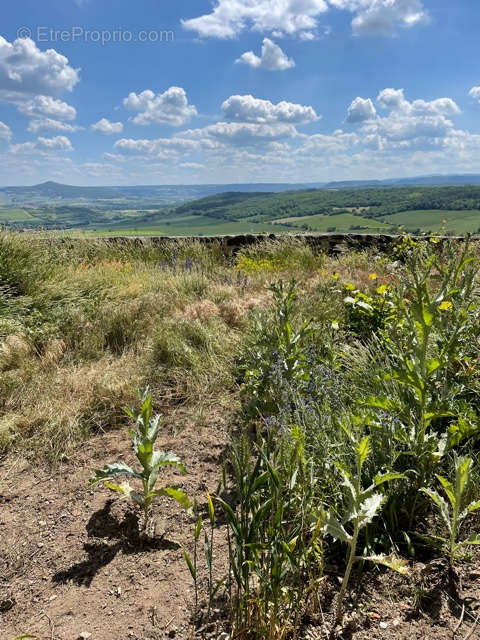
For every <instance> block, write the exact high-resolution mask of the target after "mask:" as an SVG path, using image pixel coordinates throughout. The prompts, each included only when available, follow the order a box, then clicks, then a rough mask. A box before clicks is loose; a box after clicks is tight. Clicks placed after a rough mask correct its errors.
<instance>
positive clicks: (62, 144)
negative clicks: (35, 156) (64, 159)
mask: <svg viewBox="0 0 480 640" xmlns="http://www.w3.org/2000/svg"><path fill="white" fill-rule="evenodd" d="M37 146H38V147H41V148H42V147H43V148H44V149H56V150H58V151H73V147H72V143H71V142H70V140H69V139H68V138H67V137H66V136H55V137H54V138H42V137H40V138H37Z"/></svg>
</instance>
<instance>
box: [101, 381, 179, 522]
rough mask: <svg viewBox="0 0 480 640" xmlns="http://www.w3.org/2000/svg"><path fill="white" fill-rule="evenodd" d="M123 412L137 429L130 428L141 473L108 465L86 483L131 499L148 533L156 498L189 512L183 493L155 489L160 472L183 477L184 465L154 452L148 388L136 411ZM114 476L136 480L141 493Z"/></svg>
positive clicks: (154, 419) (154, 432)
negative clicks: (171, 468) (169, 470)
mask: <svg viewBox="0 0 480 640" xmlns="http://www.w3.org/2000/svg"><path fill="white" fill-rule="evenodd" d="M125 413H126V414H127V415H128V416H130V418H132V420H134V422H135V425H136V427H137V429H136V430H135V429H132V430H131V431H130V432H129V433H130V437H131V439H132V449H133V452H134V454H135V456H136V457H137V459H138V461H139V462H140V464H141V470H139V471H137V470H136V469H134V468H132V467H130V466H128V465H127V464H126V463H125V462H114V463H113V464H107V465H106V466H105V467H104V468H103V469H100V470H97V471H96V472H95V475H94V476H93V477H92V478H90V480H89V484H90V485H94V484H97V483H98V482H103V484H104V486H105V487H107V488H108V489H111V490H112V491H118V492H119V493H122V494H123V495H124V496H126V497H128V498H130V499H131V500H132V501H133V502H134V503H135V504H137V505H138V506H139V507H140V508H141V509H142V510H143V530H144V533H147V531H148V526H149V523H150V517H151V511H152V503H153V501H154V500H155V499H156V498H158V497H159V496H167V497H169V498H173V499H174V500H176V501H177V502H179V503H180V504H181V505H182V507H184V508H185V509H189V508H190V506H191V504H190V500H189V499H188V497H187V496H186V494H185V493H184V492H183V491H181V490H180V489H177V488H175V487H163V488H161V489H155V485H156V483H157V479H158V474H159V472H160V469H162V468H164V467H168V466H174V467H176V468H178V469H179V470H180V471H181V472H182V474H185V473H186V469H185V466H184V465H183V464H182V462H181V461H180V458H179V457H178V456H177V455H175V454H174V453H171V452H164V451H156V450H155V448H154V447H155V442H156V440H157V437H158V431H159V421H160V416H159V415H156V416H154V417H152V413H153V409H152V396H151V394H150V393H149V391H148V389H147V391H145V393H144V395H143V398H142V404H141V406H140V410H139V411H135V410H130V409H126V410H125ZM117 476H123V477H126V478H132V479H137V480H139V481H140V482H141V483H142V491H141V492H138V491H135V490H134V489H133V488H132V487H131V486H130V484H129V483H128V482H123V483H122V484H116V482H114V480H115V478H116V477H117Z"/></svg>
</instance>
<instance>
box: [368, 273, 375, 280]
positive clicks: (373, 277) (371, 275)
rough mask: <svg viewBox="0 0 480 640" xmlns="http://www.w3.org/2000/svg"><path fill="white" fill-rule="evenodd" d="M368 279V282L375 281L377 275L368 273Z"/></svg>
mask: <svg viewBox="0 0 480 640" xmlns="http://www.w3.org/2000/svg"><path fill="white" fill-rule="evenodd" d="M368 279H369V280H376V279H377V274H376V273H369V274H368Z"/></svg>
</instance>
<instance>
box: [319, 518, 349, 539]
mask: <svg viewBox="0 0 480 640" xmlns="http://www.w3.org/2000/svg"><path fill="white" fill-rule="evenodd" d="M322 529H323V531H324V532H325V533H328V534H329V535H331V536H332V538H334V539H335V540H340V541H341V542H346V543H347V544H349V543H350V541H351V539H352V536H351V535H349V534H348V533H347V532H346V531H345V529H344V528H343V526H342V525H341V524H340V522H339V521H338V520H337V518H335V516H334V515H333V514H332V513H330V511H328V512H326V513H325V514H323V526H322Z"/></svg>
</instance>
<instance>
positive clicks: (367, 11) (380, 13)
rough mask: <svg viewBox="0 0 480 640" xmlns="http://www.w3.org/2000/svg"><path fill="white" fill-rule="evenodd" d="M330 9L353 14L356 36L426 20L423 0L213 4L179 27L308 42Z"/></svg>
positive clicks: (223, 0) (220, 0)
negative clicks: (248, 31)
mask: <svg viewBox="0 0 480 640" xmlns="http://www.w3.org/2000/svg"><path fill="white" fill-rule="evenodd" d="M329 7H333V8H335V9H342V10H346V11H350V12H352V13H355V17H354V18H353V21H352V29H353V33H354V34H356V35H363V34H367V35H368V34H378V35H390V34H391V33H393V32H394V31H395V29H396V27H397V26H401V27H413V26H415V25H417V24H420V23H423V22H426V21H427V20H428V14H427V12H426V10H425V8H424V6H423V2H422V0H216V4H215V6H214V8H213V11H212V12H211V13H207V14H204V15H201V16H199V17H197V18H191V19H189V20H182V24H183V26H184V27H185V28H186V29H191V30H193V31H196V32H197V33H198V34H199V35H200V36H202V37H213V38H235V37H236V36H238V35H239V34H240V33H241V32H242V31H244V30H246V29H251V30H253V31H259V32H261V33H271V34H272V35H274V36H275V37H281V36H283V35H286V34H288V35H296V36H298V37H299V38H300V39H302V40H308V39H313V38H315V37H318V29H319V27H320V25H319V17H320V16H321V15H322V14H324V13H325V12H326V11H327V10H328V9H329Z"/></svg>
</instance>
